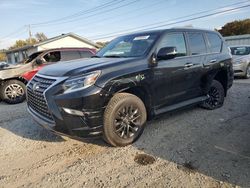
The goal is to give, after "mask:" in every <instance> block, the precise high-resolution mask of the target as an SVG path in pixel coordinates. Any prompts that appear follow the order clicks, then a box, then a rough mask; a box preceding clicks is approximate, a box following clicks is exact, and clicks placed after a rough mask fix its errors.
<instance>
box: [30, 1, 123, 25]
mask: <svg viewBox="0 0 250 188" xmlns="http://www.w3.org/2000/svg"><path fill="white" fill-rule="evenodd" d="M123 1H124V0H112V1H109V2H107V3H103V4H101V5H99V6H96V7H93V8H91V9H87V10H82V11H79V12H77V13H74V14H71V15H68V16H64V17H61V18H57V19H54V20H50V21H45V22H38V23H33V24H30V25H31V26H38V25H44V24H52V23H55V22H60V21H65V20H66V19H71V18H74V17H79V16H82V15H84V14H88V13H91V12H95V11H99V10H100V9H101V8H106V7H108V6H110V5H111V6H112V5H114V3H115V2H116V3H115V4H119V3H121V2H123Z"/></svg>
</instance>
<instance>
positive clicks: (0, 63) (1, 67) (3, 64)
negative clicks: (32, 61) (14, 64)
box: [0, 61, 9, 70]
mask: <svg viewBox="0 0 250 188" xmlns="http://www.w3.org/2000/svg"><path fill="white" fill-rule="evenodd" d="M7 66H9V65H8V63H6V62H5V61H0V70H1V69H3V68H4V67H7Z"/></svg>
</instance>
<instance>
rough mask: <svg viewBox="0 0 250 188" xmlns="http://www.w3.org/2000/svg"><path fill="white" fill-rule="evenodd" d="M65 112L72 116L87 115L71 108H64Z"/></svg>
mask: <svg viewBox="0 0 250 188" xmlns="http://www.w3.org/2000/svg"><path fill="white" fill-rule="evenodd" d="M63 110H64V111H65V112H66V113H68V114H71V115H74V116H84V115H85V113H84V112H82V111H79V110H73V109H69V108H63Z"/></svg>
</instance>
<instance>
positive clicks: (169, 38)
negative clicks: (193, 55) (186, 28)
mask: <svg viewBox="0 0 250 188" xmlns="http://www.w3.org/2000/svg"><path fill="white" fill-rule="evenodd" d="M164 47H176V50H177V55H176V56H177V57H180V56H186V55H187V49H186V43H185V38H184V35H183V33H170V34H166V36H164V37H163V39H162V41H161V42H160V44H159V48H158V49H161V48H164Z"/></svg>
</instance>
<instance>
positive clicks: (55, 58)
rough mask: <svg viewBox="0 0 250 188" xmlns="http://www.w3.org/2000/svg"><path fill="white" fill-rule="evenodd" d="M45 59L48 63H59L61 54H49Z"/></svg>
mask: <svg viewBox="0 0 250 188" xmlns="http://www.w3.org/2000/svg"><path fill="white" fill-rule="evenodd" d="M43 58H44V59H45V61H47V62H57V61H60V60H61V54H60V52H59V51H55V52H49V53H47V54H46V55H45V56H44V57H43Z"/></svg>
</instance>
